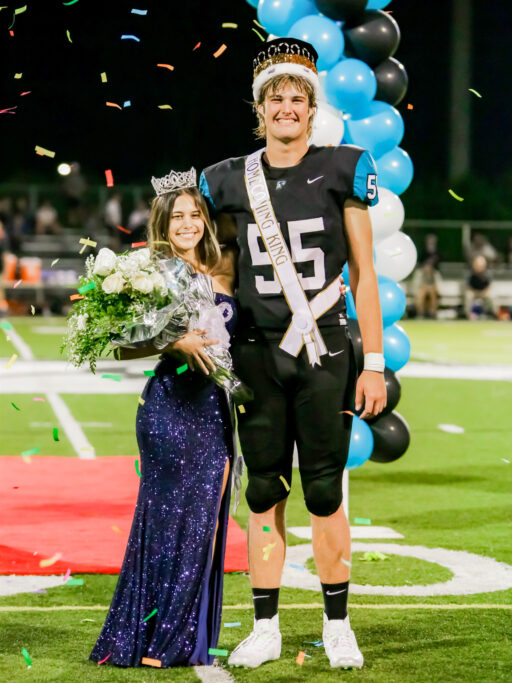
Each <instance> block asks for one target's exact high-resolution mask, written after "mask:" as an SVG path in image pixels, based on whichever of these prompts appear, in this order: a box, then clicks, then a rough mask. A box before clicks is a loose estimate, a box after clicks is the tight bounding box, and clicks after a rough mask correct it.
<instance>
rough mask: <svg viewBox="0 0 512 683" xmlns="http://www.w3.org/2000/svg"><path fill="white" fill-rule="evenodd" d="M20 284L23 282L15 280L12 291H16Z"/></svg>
mask: <svg viewBox="0 0 512 683" xmlns="http://www.w3.org/2000/svg"><path fill="white" fill-rule="evenodd" d="M22 282H23V280H17V281H16V282H15V283H14V284H13V286H12V288H13V289H16V287H19V286H20V285H21V283H22Z"/></svg>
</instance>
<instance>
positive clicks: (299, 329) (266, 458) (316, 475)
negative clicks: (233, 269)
mask: <svg viewBox="0 0 512 683" xmlns="http://www.w3.org/2000/svg"><path fill="white" fill-rule="evenodd" d="M316 59H317V54H316V52H315V50H314V48H313V47H312V46H311V45H309V44H308V43H304V42H302V41H300V40H295V39H293V38H279V39H276V40H272V41H269V42H268V43H267V44H266V46H265V47H264V48H263V49H262V50H261V52H260V53H259V54H258V56H257V58H256V59H255V62H254V66H255V71H254V81H253V94H254V100H255V109H256V112H257V115H258V119H259V126H258V129H257V132H258V134H259V136H260V137H265V138H266V148H265V149H264V150H260V151H259V152H255V153H254V154H251V155H249V156H248V157H240V158H236V159H227V160H226V161H223V162H221V163H219V164H215V165H214V166H210V167H209V168H207V169H205V170H204V172H203V173H202V176H201V182H200V189H201V190H202V192H203V194H204V195H205V196H206V197H208V198H209V200H210V202H211V204H212V206H213V209H214V210H215V211H216V212H217V214H218V225H219V230H220V232H221V235H220V237H221V241H222V240H224V241H229V239H230V238H231V239H236V241H237V243H238V248H239V256H238V268H239V286H238V299H239V304H240V318H241V323H240V328H239V332H238V334H237V338H236V342H235V344H234V347H233V359H234V363H235V370H236V372H237V373H238V374H239V376H240V377H241V379H243V381H245V382H246V383H247V384H248V385H249V386H250V387H251V388H252V389H253V390H254V394H255V398H254V401H252V402H251V403H248V404H247V405H245V406H244V408H245V411H242V412H241V413H240V415H239V432H240V439H241V444H242V451H243V454H244V459H245V462H246V465H247V471H248V480H249V483H248V487H247V491H246V498H247V502H248V504H249V507H250V509H251V518H250V522H249V565H250V573H251V583H252V587H253V588H252V590H253V599H254V609H255V621H254V630H253V632H252V633H251V635H250V636H249V637H248V638H246V639H245V640H244V641H243V642H242V643H240V645H239V646H238V647H237V648H236V649H235V650H234V651H233V652H232V654H231V656H230V658H229V662H228V663H229V664H231V665H234V666H249V667H256V666H259V665H260V664H262V663H263V662H265V661H269V660H272V659H277V658H278V657H279V656H280V653H281V634H280V631H279V616H278V595H279V586H280V583H281V574H282V569H283V563H284V558H285V533H286V529H285V514H284V513H285V506H286V498H287V496H288V493H289V490H290V485H291V478H292V456H293V445H294V442H295V443H296V444H297V450H298V457H299V471H300V476H301V481H302V488H303V492H304V499H305V503H306V506H307V508H308V510H309V511H310V513H311V525H312V533H313V551H314V556H315V562H316V566H317V571H318V575H319V577H320V581H321V584H322V590H323V594H324V602H325V614H324V630H323V640H324V644H325V651H326V653H327V656H328V657H329V660H330V663H331V666H333V667H350V666H353V667H361V666H362V664H363V656H362V654H361V653H360V651H359V649H358V647H357V642H356V639H355V636H354V633H353V631H352V630H351V628H350V622H349V618H348V615H347V595H348V583H349V575H350V530H349V526H348V522H347V519H346V517H345V514H344V512H343V508H342V505H341V496H342V494H341V479H342V474H343V468H344V466H345V463H346V460H347V454H348V446H349V440H350V430H351V424H352V414H351V413H350V412H348V411H349V409H350V405H351V398H352V397H353V391H354V386H355V367H354V360H353V356H352V353H351V345H350V339H349V336H348V333H347V327H346V313H345V301H344V297H343V296H341V294H340V280H339V277H340V273H341V270H342V268H343V265H344V263H345V262H346V261H347V260H348V262H349V266H350V280H351V281H350V284H351V288H352V293H353V295H354V299H355V302H356V309H357V314H358V320H359V325H360V328H361V334H362V338H363V344H364V351H365V369H364V371H363V372H362V373H361V375H360V377H359V379H358V380H357V387H356V409H359V408H360V407H361V406H362V405H363V403H364V411H363V413H362V417H370V416H375V415H377V414H378V413H379V412H380V411H381V410H382V409H383V407H384V406H385V402H386V389H385V384H384V379H383V371H384V359H383V356H382V320H381V313H380V305H379V295H378V288H377V278H376V275H375V270H374V267H373V256H372V240H371V225H370V221H369V217H368V211H367V206H366V205H367V204H370V205H372V204H374V203H375V202H377V185H376V173H375V166H374V163H373V160H372V159H371V157H370V155H369V154H368V153H367V152H364V151H363V150H362V149H360V148H357V147H352V146H348V145H346V146H341V147H315V146H314V145H311V146H308V138H309V137H310V135H311V128H312V121H313V116H314V113H315V106H316V91H317V88H318V76H317V71H316V66H315V65H316ZM269 529H270V531H269Z"/></svg>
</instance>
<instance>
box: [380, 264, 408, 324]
mask: <svg viewBox="0 0 512 683" xmlns="http://www.w3.org/2000/svg"><path fill="white" fill-rule="evenodd" d="M377 279H378V282H379V298H380V308H381V311H382V325H383V326H384V327H388V326H389V325H392V324H393V323H396V321H397V320H400V318H401V317H402V316H403V314H404V313H405V306H406V298H405V293H404V290H403V289H402V288H401V287H400V285H398V284H397V283H396V282H395V281H394V280H392V279H391V278H390V277H386V276H385V275H379V276H378V278H377Z"/></svg>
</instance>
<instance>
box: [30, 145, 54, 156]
mask: <svg viewBox="0 0 512 683" xmlns="http://www.w3.org/2000/svg"><path fill="white" fill-rule="evenodd" d="M35 149H36V154H39V156H41V157H50V158H51V159H53V157H54V156H55V152H52V151H51V150H49V149H45V148H44V147H40V146H39V145H36V147H35Z"/></svg>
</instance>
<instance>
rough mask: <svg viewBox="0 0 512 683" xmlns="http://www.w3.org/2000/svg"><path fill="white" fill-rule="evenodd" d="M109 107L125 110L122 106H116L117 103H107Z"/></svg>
mask: <svg viewBox="0 0 512 683" xmlns="http://www.w3.org/2000/svg"><path fill="white" fill-rule="evenodd" d="M105 104H106V105H107V107H117V109H121V110H122V109H123V108H122V107H121V105H120V104H116V103H115V102H105Z"/></svg>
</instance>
